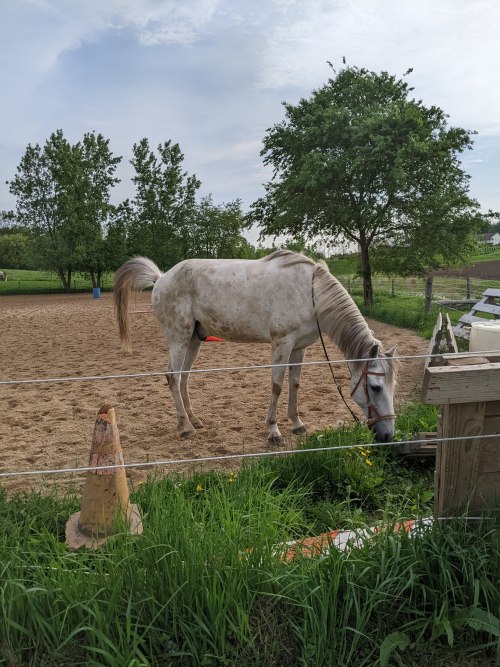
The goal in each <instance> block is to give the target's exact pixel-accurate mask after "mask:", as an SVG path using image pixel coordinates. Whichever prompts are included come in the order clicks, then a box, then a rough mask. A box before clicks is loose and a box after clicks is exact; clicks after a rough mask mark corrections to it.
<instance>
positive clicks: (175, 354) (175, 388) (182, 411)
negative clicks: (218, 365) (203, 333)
mask: <svg viewBox="0 0 500 667" xmlns="http://www.w3.org/2000/svg"><path fill="white" fill-rule="evenodd" d="M190 340H191V334H189V337H187V338H186V339H183V338H181V339H180V340H177V341H175V342H170V353H169V358H168V369H167V372H168V375H167V382H168V386H169V387H170V391H171V392H172V397H173V399H174V404H175V412H176V414H177V426H178V428H179V431H180V432H181V436H182V437H183V438H187V437H189V436H190V435H193V433H194V432H195V431H194V427H193V425H192V424H191V422H190V421H189V417H188V415H187V412H186V408H185V407H184V401H183V399H182V393H181V378H182V374H181V373H180V372H179V371H180V370H182V368H183V366H184V362H185V359H186V356H187V353H188V348H189V343H190Z"/></svg>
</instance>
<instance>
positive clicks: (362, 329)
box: [261, 250, 396, 382]
mask: <svg viewBox="0 0 500 667" xmlns="http://www.w3.org/2000/svg"><path fill="white" fill-rule="evenodd" d="M261 261H263V262H272V261H276V262H279V265H280V266H293V265H294V264H308V265H312V266H313V267H314V273H313V283H312V295H313V299H314V309H315V312H316V317H317V318H318V323H319V325H320V328H321V331H324V332H325V333H326V334H327V335H328V336H329V337H330V338H331V339H332V340H333V341H334V342H335V343H336V345H337V346H338V347H339V349H340V350H341V351H342V354H343V355H344V356H345V358H346V359H367V358H368V357H369V356H370V352H371V350H372V348H373V346H374V345H378V346H379V355H380V361H381V363H382V365H383V367H384V371H385V372H386V373H387V379H388V381H389V382H392V381H393V380H394V379H395V372H396V364H395V362H394V361H392V360H390V359H386V358H385V357H384V347H383V345H382V343H381V342H380V341H379V340H377V339H376V338H375V337H374V335H373V332H372V331H371V329H370V328H369V326H368V325H367V323H366V320H365V319H364V317H363V315H362V314H361V312H360V310H359V308H358V307H357V305H356V304H355V303H354V301H353V300H352V298H351V296H350V295H349V293H348V292H347V290H346V289H345V287H344V286H343V285H342V284H341V283H340V282H339V281H338V280H337V279H336V278H335V277H334V276H332V274H331V273H330V271H329V269H328V266H327V265H326V263H325V262H323V261H319V262H315V261H314V260H312V259H310V258H309V257H306V256H305V255H302V254H298V253H295V252H292V251H291V250H277V251H276V252H273V253H272V254H270V255H267V256H266V257H263V258H262V260H261Z"/></svg>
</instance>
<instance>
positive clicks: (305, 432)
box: [292, 426, 307, 435]
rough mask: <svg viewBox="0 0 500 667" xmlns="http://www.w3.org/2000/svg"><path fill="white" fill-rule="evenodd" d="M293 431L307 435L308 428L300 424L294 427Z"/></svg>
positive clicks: (295, 433) (296, 433)
mask: <svg viewBox="0 0 500 667" xmlns="http://www.w3.org/2000/svg"><path fill="white" fill-rule="evenodd" d="M292 433H293V434H294V435H307V429H306V427H305V426H299V427H298V428H292Z"/></svg>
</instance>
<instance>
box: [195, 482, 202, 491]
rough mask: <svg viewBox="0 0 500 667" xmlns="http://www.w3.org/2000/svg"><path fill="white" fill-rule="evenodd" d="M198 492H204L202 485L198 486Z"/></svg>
mask: <svg viewBox="0 0 500 667" xmlns="http://www.w3.org/2000/svg"><path fill="white" fill-rule="evenodd" d="M196 491H197V492H198V493H199V492H200V491H203V487H202V485H201V484H197V485H196Z"/></svg>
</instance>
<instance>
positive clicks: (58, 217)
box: [10, 130, 121, 289]
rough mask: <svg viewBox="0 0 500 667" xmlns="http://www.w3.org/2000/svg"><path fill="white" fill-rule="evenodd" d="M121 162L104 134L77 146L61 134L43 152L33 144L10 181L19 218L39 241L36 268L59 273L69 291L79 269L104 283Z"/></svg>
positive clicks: (87, 139) (42, 149)
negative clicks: (108, 225) (107, 228)
mask: <svg viewBox="0 0 500 667" xmlns="http://www.w3.org/2000/svg"><path fill="white" fill-rule="evenodd" d="M120 160H121V158H115V157H113V155H112V153H111V152H110V150H109V146H108V141H106V140H105V139H104V138H103V137H102V135H95V133H91V134H86V135H85V136H84V138H83V141H82V142H78V143H76V144H74V145H72V144H70V143H69V141H68V140H67V139H66V138H65V137H64V135H63V132H62V130H57V131H56V132H54V133H52V134H51V135H50V137H49V139H48V140H47V141H46V142H45V145H44V146H43V148H42V147H41V146H40V145H39V144H36V145H34V146H32V145H31V144H30V145H28V147H27V149H26V151H25V153H24V155H23V157H22V158H21V162H20V164H19V166H18V167H17V174H16V176H15V177H14V178H13V179H12V181H11V182H10V191H11V193H12V194H14V195H15V197H16V219H17V221H18V222H19V223H21V224H22V225H24V227H25V228H27V229H29V230H30V232H31V234H32V236H33V238H34V240H35V244H34V246H33V247H34V249H35V262H36V264H37V265H38V266H39V267H41V268H46V269H49V270H52V271H55V272H57V273H58V275H59V277H60V279H61V282H62V284H63V286H64V288H65V289H70V287H71V278H72V275H73V272H75V271H86V272H88V273H89V274H90V275H92V276H93V279H94V283H96V282H97V281H98V280H99V279H100V273H102V270H103V267H102V265H101V259H100V258H101V256H102V236H103V224H104V221H105V219H106V216H107V215H108V213H109V211H110V209H111V207H110V204H109V190H110V188H111V187H112V186H113V185H114V184H115V183H116V182H117V179H115V178H114V171H115V169H116V165H117V164H118V163H119V162H120Z"/></svg>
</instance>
